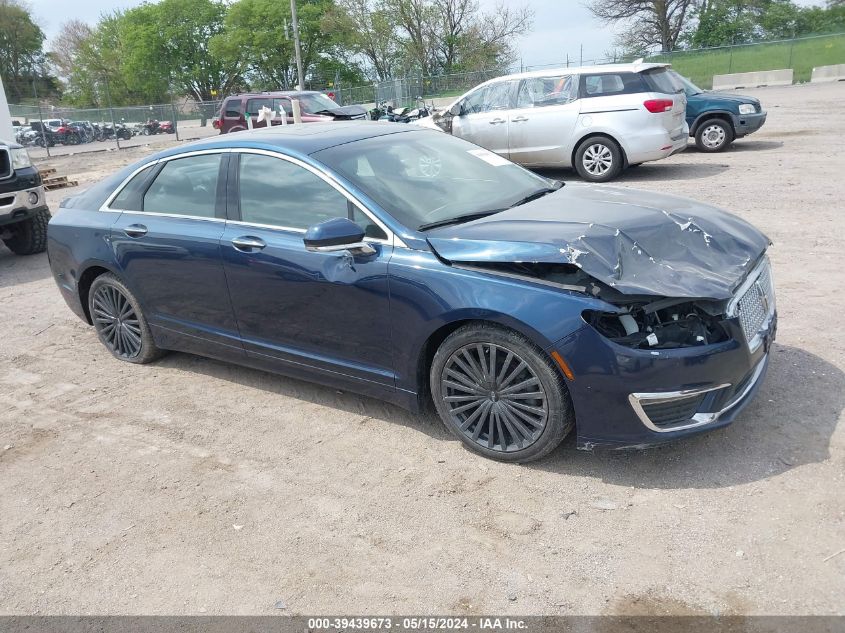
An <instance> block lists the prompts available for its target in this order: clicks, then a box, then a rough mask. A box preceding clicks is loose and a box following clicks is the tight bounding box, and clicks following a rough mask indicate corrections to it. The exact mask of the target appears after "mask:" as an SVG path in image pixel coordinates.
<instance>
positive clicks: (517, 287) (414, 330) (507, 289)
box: [388, 249, 612, 391]
mask: <svg viewBox="0 0 845 633" xmlns="http://www.w3.org/2000/svg"><path fill="white" fill-rule="evenodd" d="M388 275H389V278H390V282H389V283H390V300H391V303H390V306H391V307H390V310H391V314H392V320H393V332H392V338H393V340H394V341H395V345H394V358H395V367H396V380H397V387H399V388H400V389H406V390H409V391H417V390H418V389H419V388H420V387H421V382H420V380H421V378H423V377H422V376H420V375H419V374H418V372H419V368H420V360H421V359H422V358H423V356H424V354H425V351H426V347H427V345H428V343H429V341H431V340H438V338H439V337H438V336H437V334H438V333H442V332H447V333H449V332H450V331H452V330H454V329H455V328H456V327H459V325H460V324H461V323H465V322H468V321H488V322H492V323H497V324H499V325H502V326H503V327H507V328H510V329H512V330H515V331H516V332H519V333H520V334H522V335H524V336H525V337H527V338H528V339H529V340H531V341H532V342H533V343H534V344H535V345H537V346H538V347H540V348H541V349H543V350H548V349H549V348H551V347H552V346H553V345H554V344H555V342H556V341H559V340H560V339H562V338H565V337H567V336H569V335H570V334H573V333H574V332H576V331H578V330H580V329H581V328H582V327H584V325H585V323H584V320H583V318H582V317H581V313H582V312H583V311H584V310H586V309H599V310H601V309H608V306H607V304H605V303H604V302H603V301H601V300H599V299H596V298H594V297H590V296H588V295H586V294H581V293H579V292H575V291H573V290H571V289H567V288H564V287H563V286H560V285H557V284H552V283H548V282H543V281H540V280H536V279H531V278H529V277H523V276H520V275H512V274H507V273H505V274H499V273H497V272H494V271H490V270H481V269H480V268H474V267H473V266H472V265H471V264H470V263H466V264H457V263H456V264H453V265H448V264H446V265H444V263H443V262H442V261H441V260H439V259H437V258H436V257H435V255H434V254H433V253H431V252H421V251H412V250H410V249H396V250H395V251H394V254H393V257H392V258H391V262H390V265H389V269H388ZM609 309H612V307H610V308H609ZM423 384H424V383H423Z"/></svg>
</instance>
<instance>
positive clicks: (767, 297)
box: [736, 260, 775, 350]
mask: <svg viewBox="0 0 845 633" xmlns="http://www.w3.org/2000/svg"><path fill="white" fill-rule="evenodd" d="M743 289H744V292H743V293H742V295H741V296H740V297H739V301H738V303H737V307H736V310H737V316H738V317H739V322H740V325H741V326H742V332H743V334H745V340H746V341H748V346H749V347H751V349H752V350H754V349H756V348H757V346H758V345H759V344H760V341H759V339H758V337H757V334H758V333H759V332H760V329H761V328H762V327H763V325H764V324H765V323H766V321H768V320H769V317H770V316H771V315H772V314H773V313H774V311H775V291H774V286H773V284H772V273H771V265H770V264H769V262H768V260H766V261H765V262H764V264H763V265H762V266H761V267H760V268H758V270H757V277H756V279H755V278H752V280H751V281H750V283H749V282H747V283H746V284H743Z"/></svg>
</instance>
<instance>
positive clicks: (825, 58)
mask: <svg viewBox="0 0 845 633" xmlns="http://www.w3.org/2000/svg"><path fill="white" fill-rule="evenodd" d="M645 59H646V61H655V62H668V63H671V64H672V66H673V68H675V69H676V70H677V71H678V72H680V73H681V74H682V75H685V76H687V77H689V78H690V79H692V80H693V81H694V82H695V83H696V84H698V85H699V86H700V87H702V88H710V87H711V86H712V81H713V75H719V74H727V73H736V72H750V71H761V70H777V69H782V68H792V69H793V70H794V78H795V81H796V82H804V81H808V80H809V79H810V74H811V72H812V69H813V67H815V66H823V65H828V64H842V63H845V33H834V34H825V35H816V36H808V37H801V38H795V39H790V40H780V41H765V42H753V43H747V44H737V45H733V46H723V47H718V48H708V49H697V50H684V51H675V52H672V53H655V54H651V55H647V56H645ZM626 61H632V59H631V58H630V57H627V58H626V57H613V58H604V59H591V60H586V59H582V58H580V57H579V58H578V59H573V58H569V57H567V58H566V59H565V60H562V61H560V62H556V63H549V64H541V65H534V66H528V67H527V66H520V67H516V68H513V67H512V68H505V67H502V68H496V69H491V70H486V71H476V72H469V73H455V74H446V75H434V76H423V75H410V76H406V77H402V78H397V79H390V80H388V81H382V82H378V83H373V84H368V85H362V86H349V87H348V86H341V85H338V83H337V81H338V80H337V78H335V80H334V81H333V82H326V81H322V80H321V81H322V84H320V85H322V90H323V92H326V93H330V94H332V95H333V96H334V99H335V100H336V101H338V102H339V103H340V104H342V105H349V104H365V105H371V104H377V103H381V102H384V101H386V102H390V103H392V104H393V105H394V106H396V107H400V106H412V105H414V104H416V103H417V101H418V100H419V99H424V100H433V99H438V98H440V99H444V100H446V99H448V98H451V97H456V96H458V95H461V94H463V93H464V92H466V91H468V90H470V89H471V88H473V87H474V86H477V85H478V84H480V83H483V82H484V81H487V80H489V79H492V78H495V77H499V76H501V75H504V74H509V73H513V72H519V71H526V70H541V69H544V68H560V67H574V66H581V65H595V64H607V63H614V62H626ZM320 85H318V83H317V82H316V79H315V81H314V82H311V85H309V86H308V87H309V88H311V89H318V90H319V89H320ZM221 103H222V101H220V100H216V101H194V100H191V99H184V100H182V101H180V102H176V103H172V104H154V105H143V106H121V107H113V108H108V107H105V108H103V107H101V108H88V109H75V108H67V107H63V106H53V105H42V106H40V107H39V106H31V105H29V106H27V105H11V106H10V110H11V113H12V118H13V120H14V121H15V122H16V123H17V124H20V125H21V126H23V128H22V129H21V130H20V134H19V138H18V139H17V140H18V142H20V143H22V144H24V145H28V146H31V147H33V151H35V152H36V153H37V152H39V151H42V150H41V148H43V151H44V152H45V153H48V152H54V153H68V152H70V151H73V152H79V151H91V150H96V149H104V148H106V147H107V146H106V145H104V143H105V144H108V143H112V144H113V145H114V146H116V147H126V146H132V145H142V144H155V143H164V142H166V141H173V140H190V139H196V138H203V137H207V136H212V135H215V134H217V131H216V130H215V129H214V128H213V127H212V125H211V121H212V119H213V118H214V116H215V114H216V113H217V112H218V111H219V110H220V107H221ZM68 125H69V126H70V127H71V128H72V129H73V133H67V132H62V133H56V134H49V133H48V131H46V130H50V129H58V128H60V127H67V126H68ZM42 129H44V130H45V132H43V133H40V134H39V133H38V130H42ZM33 130H35V131H33ZM71 146H72V147H71ZM69 148H70V149H69Z"/></svg>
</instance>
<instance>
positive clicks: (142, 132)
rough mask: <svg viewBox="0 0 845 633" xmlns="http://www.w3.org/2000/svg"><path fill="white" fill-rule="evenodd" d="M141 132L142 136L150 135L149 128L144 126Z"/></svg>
mask: <svg viewBox="0 0 845 633" xmlns="http://www.w3.org/2000/svg"><path fill="white" fill-rule="evenodd" d="M141 134H143V135H144V136H149V135H150V128H148V127H145V128H144V129H143V130H141Z"/></svg>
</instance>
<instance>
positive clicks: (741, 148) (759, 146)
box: [686, 139, 783, 155]
mask: <svg viewBox="0 0 845 633" xmlns="http://www.w3.org/2000/svg"><path fill="white" fill-rule="evenodd" d="M781 147H783V141H751V140H748V141H746V140H743V139H740V140H738V141H735V142H733V143H732V144H731V145H730V146H729V147H728V148H727V149H726V150H725V151H724V152H718V153H717V154H716V155H718V154H719V153H721V154H733V153H736V152H763V151H767V150H773V149H779V148H781ZM686 151H687V152H689V153H690V154H707V153H708V152H702V151H701V150H700V149H698V147H696V145H695V144H694V143H690V145H689V146H688V147H687V149H686Z"/></svg>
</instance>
